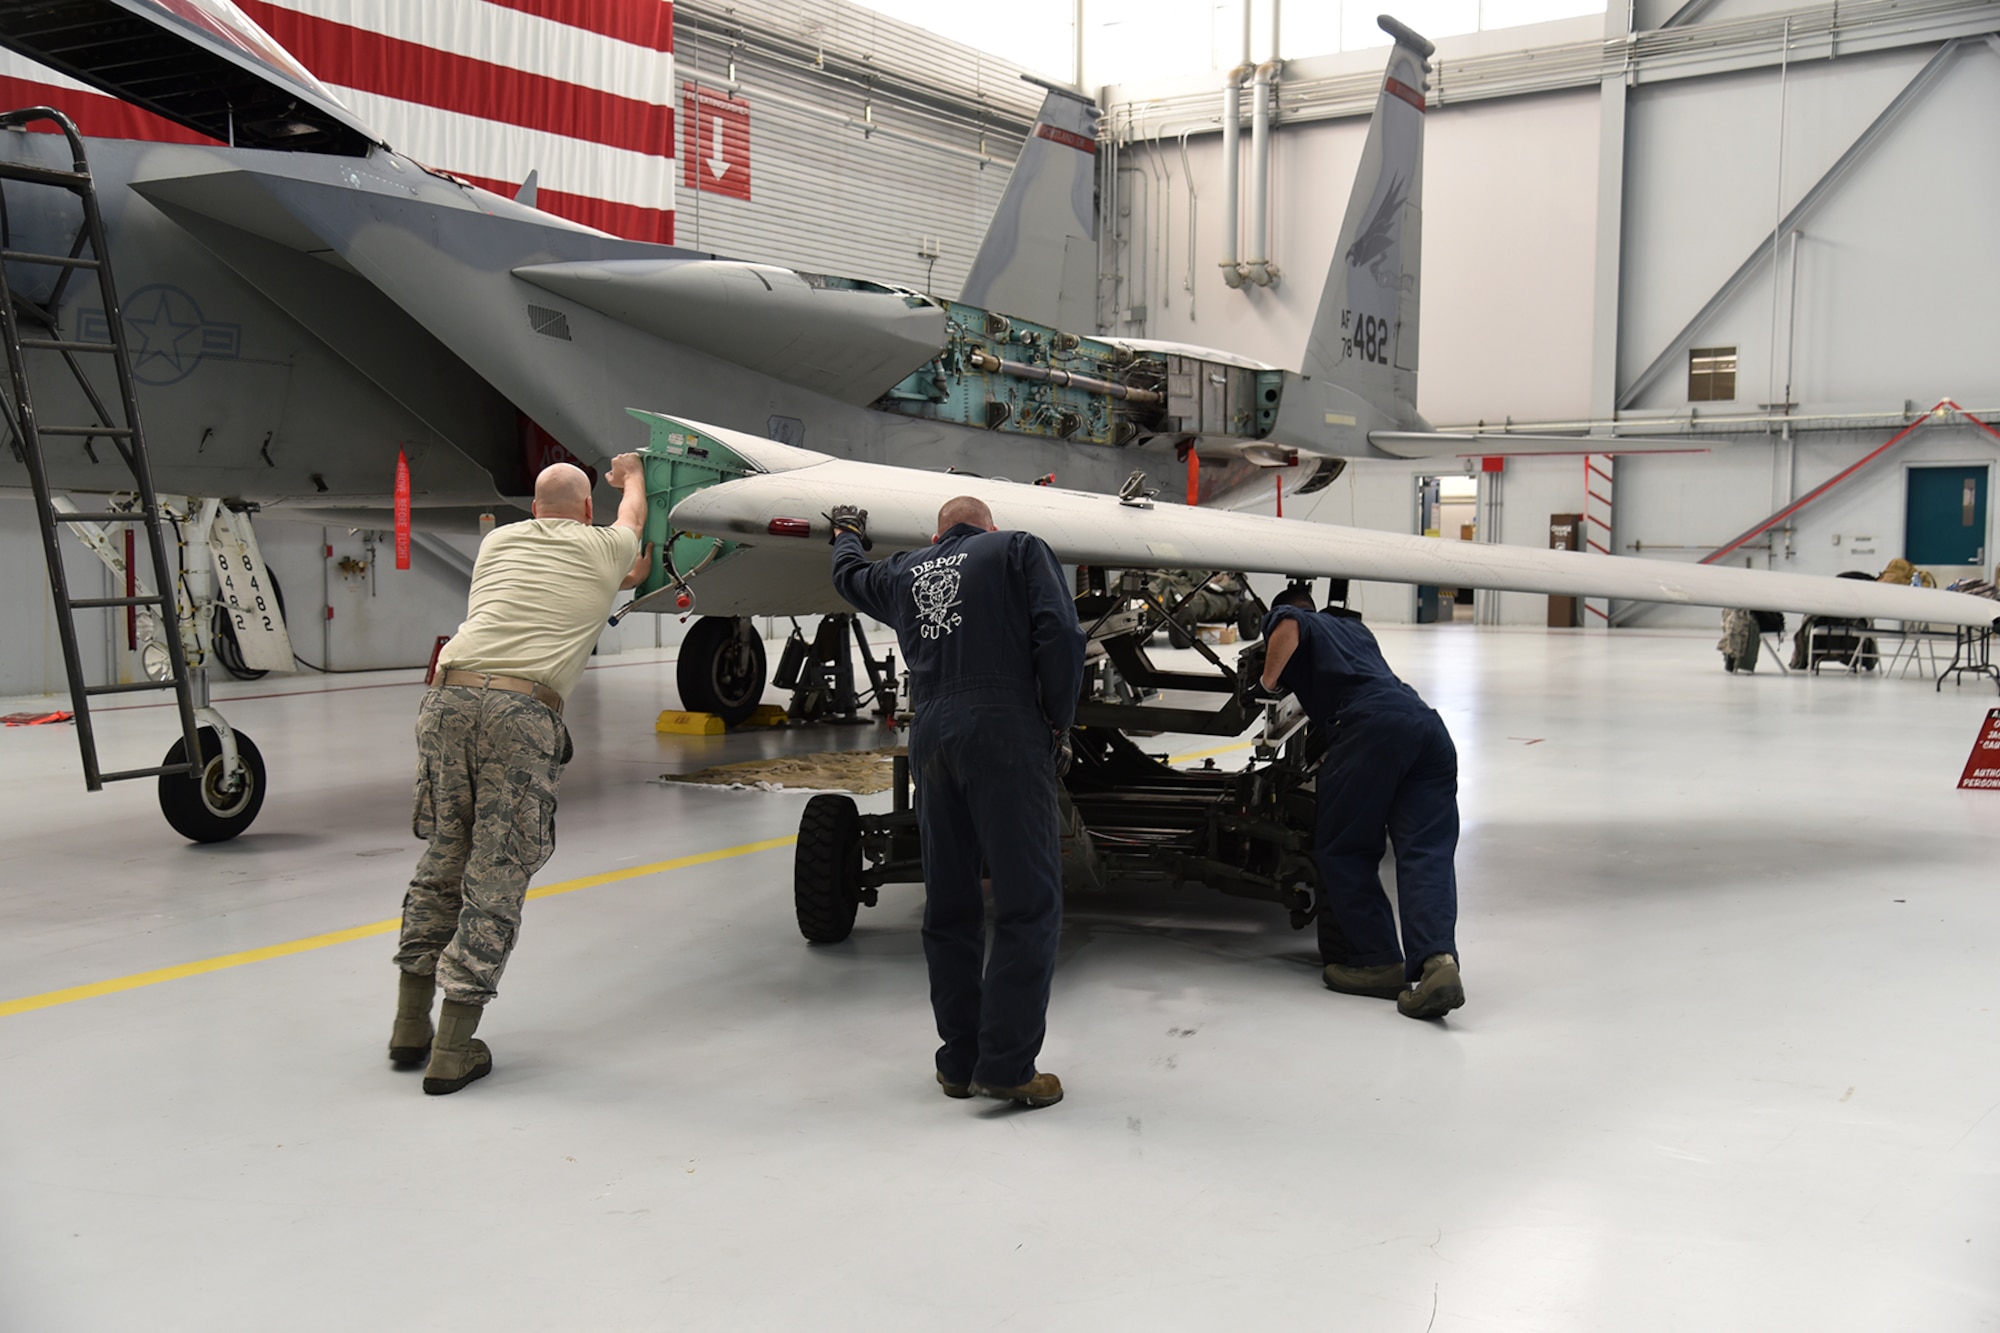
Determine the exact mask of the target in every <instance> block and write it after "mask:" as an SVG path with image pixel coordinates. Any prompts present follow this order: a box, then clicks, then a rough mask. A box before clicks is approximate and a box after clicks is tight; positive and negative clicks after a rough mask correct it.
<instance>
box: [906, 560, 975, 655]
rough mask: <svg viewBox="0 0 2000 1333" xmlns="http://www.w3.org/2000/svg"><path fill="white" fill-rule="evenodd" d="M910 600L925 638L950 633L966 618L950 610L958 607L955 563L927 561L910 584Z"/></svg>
mask: <svg viewBox="0 0 2000 1333" xmlns="http://www.w3.org/2000/svg"><path fill="white" fill-rule="evenodd" d="M964 558H965V557H964V556H960V557H959V559H960V560H963V559H964ZM910 597H911V599H912V600H913V601H915V602H916V604H917V619H918V620H919V621H921V622H922V624H921V626H920V630H921V632H922V634H923V636H924V637H925V638H926V639H935V638H938V637H939V636H941V635H945V634H949V633H951V632H952V631H953V630H955V629H957V628H958V627H959V624H960V623H961V622H962V621H963V620H964V619H965V617H963V616H961V615H960V614H959V613H958V612H957V611H955V610H953V608H954V607H956V606H957V605H958V568H957V562H956V561H954V562H953V563H952V564H944V563H941V562H937V561H932V562H927V563H926V564H925V566H924V567H923V568H922V569H921V570H919V571H918V573H917V577H916V578H915V579H914V580H913V581H912V582H911V584H910Z"/></svg>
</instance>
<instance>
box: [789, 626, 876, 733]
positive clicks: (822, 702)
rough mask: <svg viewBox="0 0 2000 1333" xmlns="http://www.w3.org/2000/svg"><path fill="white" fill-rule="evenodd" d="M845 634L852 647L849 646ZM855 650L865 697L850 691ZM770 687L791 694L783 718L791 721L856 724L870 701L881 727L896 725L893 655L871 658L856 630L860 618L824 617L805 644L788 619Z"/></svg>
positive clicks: (803, 635)
mask: <svg viewBox="0 0 2000 1333" xmlns="http://www.w3.org/2000/svg"><path fill="white" fill-rule="evenodd" d="M850 635H851V636H852V638H853V646H852V649H850V646H849V643H848V639H849V636H850ZM855 649H858V650H859V652H860V656H861V666H862V669H863V670H864V671H865V672H866V673H867V675H868V690H867V692H866V693H861V692H858V691H857V690H856V689H855V687H854V659H853V657H852V656H851V652H852V651H853V650H855ZM772 683H773V684H774V685H776V686H777V687H778V688H779V689H781V690H790V691H791V692H792V702H791V705H790V707H788V708H787V709H786V715H787V716H788V717H789V718H790V719H791V720H792V721H793V722H832V723H835V724H838V725H841V726H859V725H861V724H862V723H864V722H866V721H867V719H866V718H864V717H861V716H860V713H861V710H862V708H863V707H865V706H867V705H869V704H871V703H872V704H873V705H874V709H873V711H874V714H875V716H876V717H877V718H878V719H879V720H880V721H881V722H882V724H883V725H884V726H889V727H893V726H895V725H896V723H895V718H896V703H897V698H896V655H895V654H894V653H884V654H883V655H882V656H881V657H880V658H877V657H876V656H875V655H874V653H873V652H872V651H871V650H870V649H869V647H868V638H867V636H866V635H865V634H863V633H862V631H861V618H860V617H859V616H856V615H851V614H840V615H830V616H825V617H823V618H822V619H821V620H820V622H819V628H818V630H816V631H815V632H814V634H813V637H812V639H811V640H810V641H809V640H807V638H806V636H805V633H804V632H803V631H802V630H800V629H799V626H798V622H797V621H793V622H792V633H791V637H790V638H788V639H786V640H785V650H784V652H783V653H782V654H780V655H779V657H778V671H777V675H776V676H775V677H774V678H773V680H772Z"/></svg>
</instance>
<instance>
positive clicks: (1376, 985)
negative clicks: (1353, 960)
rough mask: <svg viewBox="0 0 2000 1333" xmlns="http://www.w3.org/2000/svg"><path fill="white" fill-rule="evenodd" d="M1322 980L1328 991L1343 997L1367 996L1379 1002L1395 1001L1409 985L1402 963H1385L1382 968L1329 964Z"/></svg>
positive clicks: (1321, 976)
mask: <svg viewBox="0 0 2000 1333" xmlns="http://www.w3.org/2000/svg"><path fill="white" fill-rule="evenodd" d="M1320 978H1321V980H1323V981H1325V982H1326V988H1327V989H1328V990H1337V991H1339V992H1340V993H1341V994H1342V995H1367V996H1370V997H1372V998H1374V999H1377V1000H1393V999H1395V998H1396V997H1397V996H1399V995H1401V994H1402V993H1403V988H1404V987H1405V986H1407V985H1408V984H1409V983H1408V982H1407V981H1405V980H1404V979H1403V965H1402V964H1401V963H1384V964H1382V965H1381V966H1380V967H1349V966H1348V965H1347V964H1346V963H1328V964H1327V965H1326V970H1325V971H1324V972H1322V973H1320Z"/></svg>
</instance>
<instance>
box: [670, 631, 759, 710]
mask: <svg viewBox="0 0 2000 1333" xmlns="http://www.w3.org/2000/svg"><path fill="white" fill-rule="evenodd" d="M674 679H675V681H676V683H677V684H679V686H680V691H681V707H683V708H685V709H687V710H688V711H689V712H690V713H713V714H715V715H716V716H717V717H719V718H721V719H722V721H723V724H724V725H725V726H731V727H733V726H735V725H736V724H737V723H739V722H741V721H743V720H744V719H745V718H747V717H749V716H750V714H752V713H754V712H755V711H757V705H758V704H760V703H762V702H764V641H763V639H761V638H759V637H758V636H757V631H756V628H755V627H754V626H753V625H752V624H751V622H750V620H749V619H748V618H746V617H743V616H703V617H702V618H701V619H700V620H697V621H695V622H694V628H693V629H690V630H689V631H688V636H687V638H686V639H684V640H682V642H681V652H680V660H679V661H678V662H676V663H675V664H674Z"/></svg>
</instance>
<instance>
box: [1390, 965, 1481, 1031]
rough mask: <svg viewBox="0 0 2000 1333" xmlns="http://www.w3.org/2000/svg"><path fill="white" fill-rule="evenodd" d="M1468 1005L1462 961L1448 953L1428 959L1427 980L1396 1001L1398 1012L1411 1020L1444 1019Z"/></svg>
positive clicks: (1423, 979)
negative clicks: (1459, 965) (1459, 967)
mask: <svg viewBox="0 0 2000 1333" xmlns="http://www.w3.org/2000/svg"><path fill="white" fill-rule="evenodd" d="M1464 1003H1465V983H1464V982H1462V981H1460V980H1459V976H1458V960H1457V959H1456V958H1454V957H1452V956H1451V955H1450V954H1448V953H1434V954H1432V955H1431V956H1430V957H1429V958H1426V959H1424V974H1423V976H1422V977H1420V978H1418V980H1417V984H1416V985H1414V986H1412V987H1411V988H1410V989H1409V990H1406V991H1404V992H1403V993H1402V994H1401V995H1398V996H1397V997H1396V1008H1397V1010H1398V1011H1399V1012H1400V1013H1402V1014H1404V1015H1405V1016H1407V1017H1409V1018H1443V1017H1444V1016H1445V1015H1446V1014H1448V1013H1450V1012H1451V1011H1452V1010H1454V1009H1456V1008H1458V1007H1459V1006H1460V1005H1462V1004H1464Z"/></svg>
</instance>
